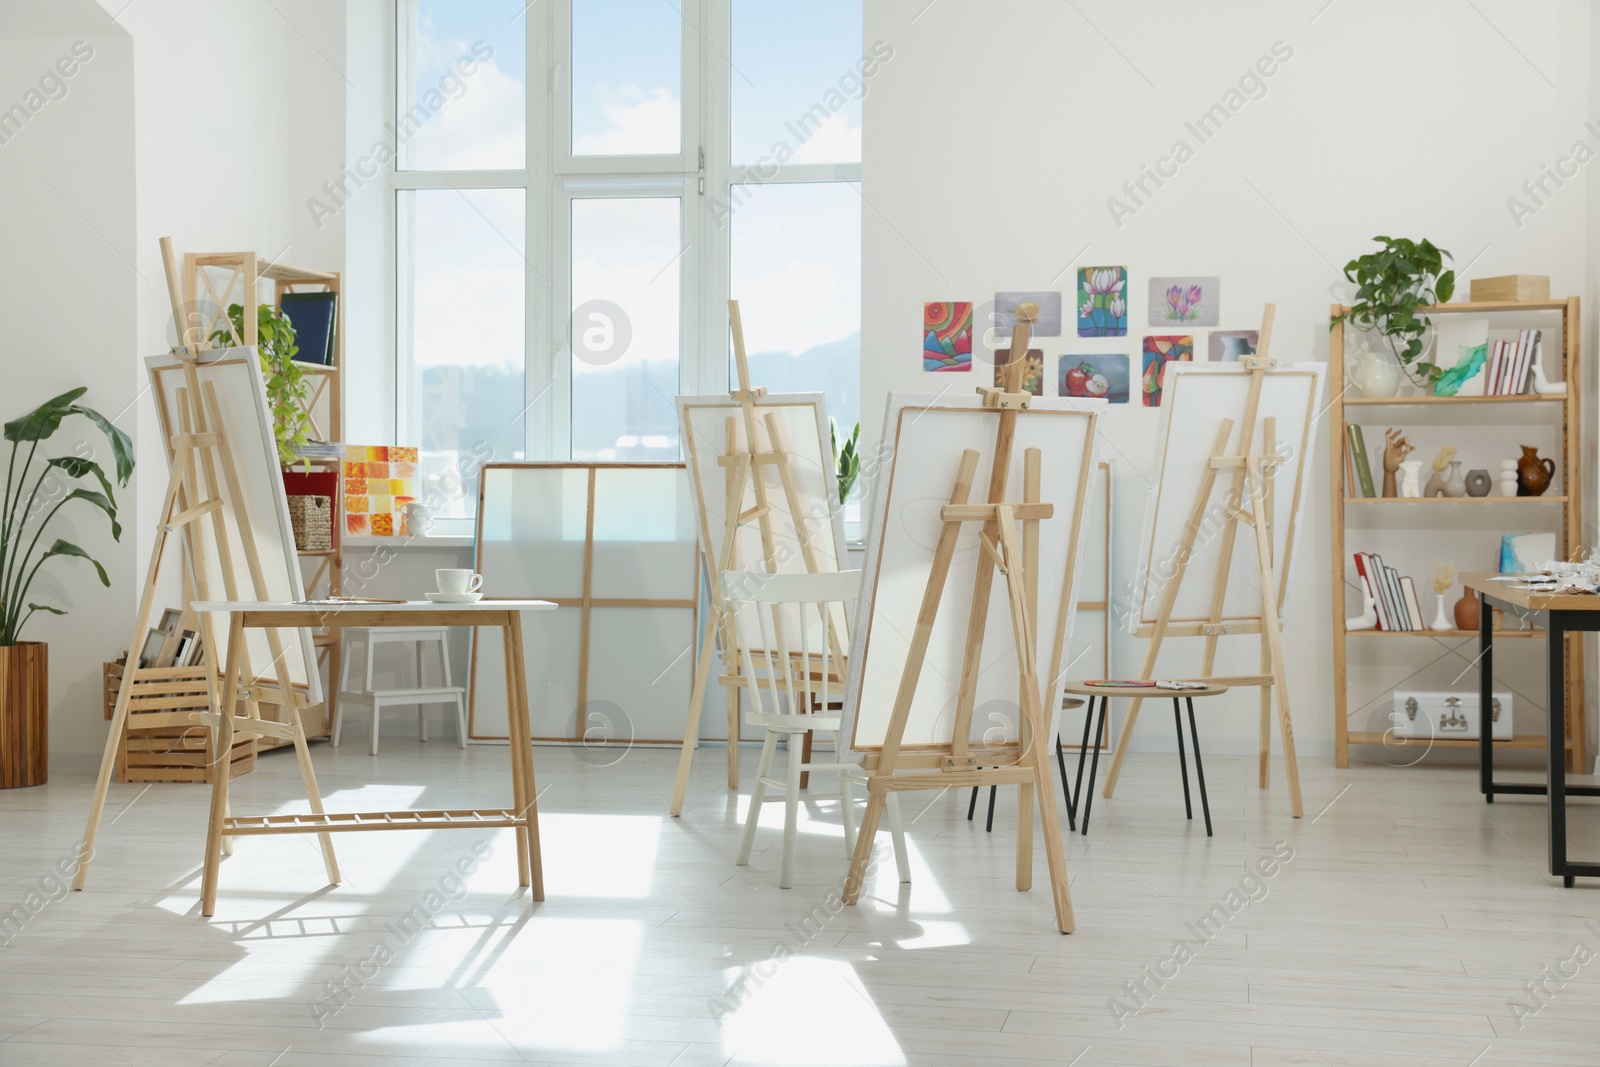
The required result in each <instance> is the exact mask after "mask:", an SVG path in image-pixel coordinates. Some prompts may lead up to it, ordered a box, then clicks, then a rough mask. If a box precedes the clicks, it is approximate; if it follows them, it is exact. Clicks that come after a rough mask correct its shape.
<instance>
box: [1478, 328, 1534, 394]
mask: <svg viewBox="0 0 1600 1067" xmlns="http://www.w3.org/2000/svg"><path fill="white" fill-rule="evenodd" d="M1542 354H1543V353H1542V351H1541V342H1540V338H1539V331H1538V330H1522V331H1519V332H1518V334H1517V339H1516V340H1515V341H1513V340H1511V339H1509V338H1504V339H1502V340H1499V341H1496V342H1495V343H1494V345H1493V347H1492V348H1491V349H1490V352H1489V366H1488V370H1487V375H1488V376H1487V377H1486V378H1485V379H1484V382H1483V392H1484V395H1485V396H1518V395H1520V394H1521V393H1522V392H1524V391H1525V390H1526V388H1527V384H1528V371H1529V369H1530V368H1532V366H1533V365H1534V364H1535V363H1536V362H1538V360H1539V357H1540V356H1541V355H1542Z"/></svg>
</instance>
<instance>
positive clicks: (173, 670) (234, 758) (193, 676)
mask: <svg viewBox="0 0 1600 1067" xmlns="http://www.w3.org/2000/svg"><path fill="white" fill-rule="evenodd" d="M125 660H126V657H124V658H123V659H119V660H117V661H116V662H114V663H107V664H106V665H105V690H106V709H105V715H106V718H108V719H109V718H111V716H112V715H113V714H114V712H115V710H116V703H117V693H118V690H119V689H120V688H121V686H122V675H123V672H124V670H126V662H125ZM209 703H210V702H209V698H208V697H207V694H206V672H205V668H204V667H147V668H145V669H143V670H140V671H138V672H137V673H136V674H135V676H134V680H133V696H132V703H131V704H130V705H129V707H128V729H127V731H126V732H125V733H124V735H123V738H122V741H121V743H120V744H119V745H118V746H117V764H116V780H117V781H119V782H209V781H211V773H210V772H211V767H212V766H213V764H214V762H215V761H214V760H213V759H212V754H211V743H212V741H211V731H209V730H207V729H206V728H205V727H203V726H201V725H200V724H198V723H195V722H192V721H190V719H189V716H190V715H192V714H194V713H195V712H198V711H205V710H207V708H208V707H209ZM255 759H256V742H255V739H254V738H244V739H241V740H236V741H235V742H234V744H233V751H232V752H231V753H230V756H229V759H228V774H229V777H236V776H238V775H241V774H244V773H246V772H247V771H249V770H250V769H251V768H252V767H253V766H254V765H255Z"/></svg>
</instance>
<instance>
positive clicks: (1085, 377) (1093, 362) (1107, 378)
mask: <svg viewBox="0 0 1600 1067" xmlns="http://www.w3.org/2000/svg"><path fill="white" fill-rule="evenodd" d="M1057 372H1058V373H1057V378H1056V381H1057V383H1058V386H1059V388H1060V392H1061V395H1062V396H1079V397H1086V398H1088V399H1091V400H1093V399H1096V398H1100V399H1104V400H1109V401H1110V402H1111V403H1113V404H1126V403H1127V402H1128V357H1127V356H1125V355H1122V354H1121V353H1120V352H1117V353H1112V354H1110V355H1104V356H1082V355H1068V356H1062V357H1061V361H1060V363H1059V364H1058V365H1057Z"/></svg>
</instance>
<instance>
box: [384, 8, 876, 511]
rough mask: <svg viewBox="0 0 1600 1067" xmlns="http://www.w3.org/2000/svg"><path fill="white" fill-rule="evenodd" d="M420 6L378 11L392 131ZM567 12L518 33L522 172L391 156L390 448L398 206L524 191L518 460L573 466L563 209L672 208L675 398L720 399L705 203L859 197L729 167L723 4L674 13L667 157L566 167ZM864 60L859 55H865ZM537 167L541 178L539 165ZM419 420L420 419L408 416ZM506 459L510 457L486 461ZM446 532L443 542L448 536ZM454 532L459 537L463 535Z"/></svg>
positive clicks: (397, 409) (399, 424) (727, 31)
mask: <svg viewBox="0 0 1600 1067" xmlns="http://www.w3.org/2000/svg"><path fill="white" fill-rule="evenodd" d="M417 2H418V0H394V3H393V4H389V5H385V7H386V9H387V10H386V20H387V22H388V28H389V31H390V32H389V33H388V35H387V36H388V40H389V45H390V48H389V53H390V54H389V63H388V70H389V72H390V84H389V86H388V91H387V93H386V100H387V111H388V114H387V115H386V116H385V119H386V120H389V121H392V120H393V118H394V115H395V114H396V113H397V111H398V110H400V108H401V105H402V100H403V98H404V96H405V95H406V93H407V91H408V90H409V89H410V88H411V85H412V78H411V76H410V58H409V57H410V56H411V55H412V54H413V45H412V42H413V41H414V34H415V26H416V17H415V12H416V5H417ZM571 3H572V0H553V2H551V3H533V4H530V5H529V6H528V7H527V8H526V9H525V10H524V11H523V12H522V13H521V14H520V15H518V16H517V18H519V19H522V20H523V22H524V26H523V31H524V41H525V46H526V61H525V65H526V72H527V77H526V82H525V92H526V94H527V95H526V100H525V107H524V115H525V123H526V125H525V138H524V157H523V166H522V167H521V168H518V169H506V170H402V169H400V167H399V159H398V156H397V158H396V159H394V160H391V161H390V162H389V163H388V164H387V165H386V167H385V172H386V174H387V178H388V188H387V190H386V192H387V197H386V213H385V230H386V234H387V248H386V259H387V262H388V265H389V267H390V269H389V272H388V273H389V285H390V286H391V288H390V290H389V292H390V294H391V296H392V298H393V300H394V308H393V314H392V315H390V316H389V317H388V318H389V327H390V328H391V329H393V331H394V342H395V343H394V364H393V366H394V405H393V409H392V410H393V417H394V427H395V440H397V441H415V440H417V435H418V433H419V430H420V428H419V426H418V425H417V422H418V421H419V420H418V417H414V415H413V411H412V408H413V405H415V404H416V403H418V401H419V398H417V397H416V396H415V395H414V394H415V385H414V378H415V374H416V369H415V365H414V363H413V358H412V353H411V350H410V345H411V334H410V331H409V329H407V328H406V327H407V323H408V322H409V317H410V312H411V309H410V306H409V297H408V290H407V287H408V284H409V266H410V264H409V262H408V261H402V256H401V253H402V252H403V251H404V249H403V247H402V242H401V235H400V232H399V226H400V217H399V209H398V205H399V202H400V197H401V195H402V194H403V193H405V192H407V191H410V190H419V189H456V190H460V191H466V190H471V189H506V188H520V189H522V190H524V195H525V197H526V202H527V209H526V212H525V232H524V234H523V241H524V247H525V248H526V249H527V254H526V257H525V259H526V263H527V270H526V271H525V274H524V278H525V285H526V292H525V301H524V309H525V311H524V323H523V339H524V341H523V343H524V376H523V380H524V383H525V384H524V398H523V399H524V407H523V412H524V415H523V418H524V420H525V425H524V430H523V441H524V445H523V458H525V459H527V460H530V461H552V460H554V461H561V460H566V459H568V458H570V456H571V441H572V438H571V427H572V407H571V404H572V359H571V351H572V349H571V338H570V329H571V324H570V322H569V319H570V308H571V306H572V304H571V296H572V271H571V251H572V230H571V225H572V210H571V205H572V201H573V200H575V199H586V198H595V197H638V196H678V197H680V201H681V214H680V218H681V226H682V229H681V233H682V236H683V239H684V241H685V243H686V245H687V248H686V250H685V252H684V254H683V259H682V261H681V265H680V274H679V277H680V286H681V288H680V294H679V300H680V308H679V323H680V326H679V348H678V351H679V373H678V384H679V388H680V390H682V391H683V392H684V393H686V394H717V393H723V392H726V391H727V390H728V389H729V385H730V383H729V382H728V367H729V358H730V351H731V346H730V344H729V341H728V308H727V300H728V295H729V288H730V283H731V257H732V241H731V227H732V225H733V214H736V212H737V209H736V208H735V209H733V211H732V212H731V213H730V214H729V215H728V216H727V217H725V218H723V219H722V220H721V221H720V222H719V221H718V219H717V213H716V212H715V211H714V210H713V198H714V197H715V198H717V199H718V200H720V202H721V203H723V204H727V203H729V197H730V195H731V192H732V189H733V187H734V186H735V185H783V184H811V183H818V182H848V183H853V184H854V185H855V187H856V191H857V193H858V195H859V191H860V182H861V164H860V163H834V164H783V165H775V166H772V167H771V168H768V169H766V171H765V173H758V172H757V169H756V168H755V167H754V166H753V165H736V164H734V163H733V162H732V115H733V76H734V75H733V69H732V61H731V58H730V54H731V50H732V39H733V34H732V30H733V0H681V3H676V5H675V6H677V7H678V8H679V9H680V13H681V17H682V20H683V33H682V40H681V48H682V53H681V70H682V84H681V86H680V100H681V104H682V107H683V115H682V122H681V125H680V130H681V135H682V141H681V149H682V150H681V151H680V152H679V153H678V154H677V155H630V156H574V155H573V154H572V140H571V133H572V106H571V105H572V79H571V70H572V33H571V29H572V20H571ZM863 51H864V44H863ZM540 160H544V161H547V162H548V165H544V166H541V165H538V161H540ZM417 416H420V412H418V413H417ZM495 458H496V459H511V458H513V457H509V456H507V457H498V456H497V457H495ZM470 521H471V520H470V519H457V520H445V522H446V523H447V526H446V528H445V532H452V527H453V524H455V523H462V524H466V523H470ZM460 532H468V529H467V527H466V526H463V527H462V529H461V531H460Z"/></svg>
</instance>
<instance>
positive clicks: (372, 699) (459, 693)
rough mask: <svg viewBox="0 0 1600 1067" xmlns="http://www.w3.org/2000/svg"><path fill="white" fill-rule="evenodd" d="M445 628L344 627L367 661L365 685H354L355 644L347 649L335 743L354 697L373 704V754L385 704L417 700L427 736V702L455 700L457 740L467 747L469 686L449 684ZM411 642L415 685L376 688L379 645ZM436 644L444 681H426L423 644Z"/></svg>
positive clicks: (420, 723) (424, 736)
mask: <svg viewBox="0 0 1600 1067" xmlns="http://www.w3.org/2000/svg"><path fill="white" fill-rule="evenodd" d="M446 633H447V631H446V629H445V628H444V627H443V626H386V627H383V628H382V629H376V628H373V627H368V626H348V627H345V630H344V636H345V640H346V641H348V642H349V644H350V645H351V646H356V645H359V646H361V648H362V652H363V655H362V657H361V659H362V661H363V662H365V664H366V672H365V677H366V687H365V689H362V690H357V689H352V688H351V685H350V671H351V668H352V667H354V666H355V665H356V662H357V660H356V656H355V650H354V647H351V648H349V649H346V651H345V657H344V676H343V677H342V678H341V679H340V680H339V707H338V710H337V711H335V712H334V715H333V747H335V748H338V747H339V734H340V731H341V730H342V728H343V726H344V709H345V704H346V703H347V702H349V701H355V702H356V703H358V704H367V705H370V706H371V708H372V754H373V755H374V756H376V755H377V754H378V712H379V710H380V709H381V708H382V707H383V706H384V705H386V704H389V705H393V704H415V705H416V706H417V725H418V727H419V728H420V729H421V731H422V740H424V741H426V740H427V739H428V718H427V715H426V713H425V711H424V707H425V706H426V705H428V704H451V703H453V704H455V706H456V743H457V744H458V745H459V746H460V747H461V748H466V747H467V704H466V700H465V694H466V690H465V689H463V688H462V687H461V686H458V685H451V684H450V654H449V649H448V646H447V645H446V636H445V635H446ZM386 644H409V645H415V646H416V664H417V678H416V683H417V684H416V685H414V686H411V687H409V688H400V689H374V688H373V686H372V665H373V660H374V659H375V658H376V656H375V651H376V649H377V648H378V646H379V645H386ZM428 644H433V645H436V646H437V647H438V649H439V667H440V671H441V674H442V680H443V683H444V684H443V685H428V684H426V680H425V676H424V674H423V669H422V649H423V646H425V645H428Z"/></svg>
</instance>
